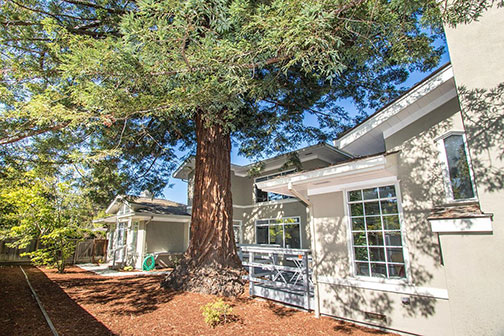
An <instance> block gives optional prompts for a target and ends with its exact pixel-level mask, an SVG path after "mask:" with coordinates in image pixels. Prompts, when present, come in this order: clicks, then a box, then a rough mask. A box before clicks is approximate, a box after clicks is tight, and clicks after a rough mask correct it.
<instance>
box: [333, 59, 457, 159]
mask: <svg viewBox="0 0 504 336" xmlns="http://www.w3.org/2000/svg"><path fill="white" fill-rule="evenodd" d="M454 97H456V89H455V82H454V80H453V70H452V67H451V64H450V63H447V64H445V65H443V66H442V67H440V68H439V69H437V70H436V71H434V72H433V73H431V74H430V75H429V76H427V77H426V78H424V79H423V80H422V81H420V82H418V83H417V84H415V85H414V86H413V87H411V88H410V89H409V90H408V91H406V92H404V93H403V94H402V95H401V96H399V97H398V98H396V99H394V100H393V101H391V102H390V103H388V104H387V105H385V106H384V107H382V108H380V109H379V110H377V111H376V112H374V113H373V114H371V115H370V116H369V117H367V118H366V119H365V120H363V121H362V122H361V123H359V124H358V125H356V126H354V127H353V128H350V129H349V130H347V131H345V132H344V133H342V134H341V135H340V136H339V137H338V138H337V139H336V140H335V141H334V144H335V145H336V146H337V147H338V148H341V149H345V150H349V151H350V152H352V153H357V154H361V155H362V154H370V153H372V152H373V150H376V151H379V150H382V149H383V148H384V141H383V139H384V138H387V137H388V136H390V135H392V134H394V133H395V132H397V131H399V130H400V129H402V128H404V127H406V126H407V125H409V124H411V123H412V122H414V121H415V120H418V119H419V118H421V117H422V116H424V115H426V114H428V113H430V112H431V111H433V110H435V109H436V108H437V107H439V106H441V105H443V104H445V103H446V102H448V101H449V100H451V99H453V98H454ZM362 151H364V152H365V151H368V152H365V153H362Z"/></svg>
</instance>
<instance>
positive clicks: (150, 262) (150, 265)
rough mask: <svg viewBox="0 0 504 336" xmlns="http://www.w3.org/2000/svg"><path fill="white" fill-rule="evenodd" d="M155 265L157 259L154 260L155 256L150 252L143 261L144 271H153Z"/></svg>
mask: <svg viewBox="0 0 504 336" xmlns="http://www.w3.org/2000/svg"><path fill="white" fill-rule="evenodd" d="M154 267H156V261H155V260H154V256H153V255H152V254H149V255H148V256H147V257H145V259H144V261H143V264H142V269H143V270H144V271H152V270H153V269H154Z"/></svg>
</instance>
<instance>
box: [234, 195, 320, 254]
mask: <svg viewBox="0 0 504 336" xmlns="http://www.w3.org/2000/svg"><path fill="white" fill-rule="evenodd" d="M282 217H300V221H301V246H302V247H303V248H310V230H309V226H308V225H307V208H306V206H305V205H304V204H303V203H302V202H299V201H297V200H287V202H285V201H278V202H275V203H273V202H272V203H269V204H259V205H255V206H253V207H246V208H236V207H235V208H233V219H236V220H241V221H242V232H243V243H244V244H255V243H256V237H255V221H256V220H258V219H270V218H282Z"/></svg>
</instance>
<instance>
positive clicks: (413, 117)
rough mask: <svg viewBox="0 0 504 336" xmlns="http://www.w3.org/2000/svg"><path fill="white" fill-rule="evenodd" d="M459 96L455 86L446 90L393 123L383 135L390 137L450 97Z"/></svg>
mask: <svg viewBox="0 0 504 336" xmlns="http://www.w3.org/2000/svg"><path fill="white" fill-rule="evenodd" d="M455 97H457V89H455V88H453V89H451V90H450V91H448V92H446V93H445V94H443V95H442V96H441V97H439V98H437V99H435V100H433V101H432V102H430V103H429V104H427V105H426V106H424V107H422V108H421V109H419V110H417V111H415V112H414V113H411V114H409V115H408V116H407V117H406V118H404V119H403V120H401V121H400V122H399V123H397V124H395V125H393V126H392V127H389V128H387V129H385V130H384V131H383V137H384V138H385V139H386V138H388V137H390V136H391V135H393V134H395V133H397V132H398V131H400V130H402V129H403V128H405V127H406V126H408V125H410V124H412V123H414V122H415V121H417V120H418V119H420V118H422V117H423V116H425V115H427V114H429V113H430V112H432V111H434V110H435V109H437V108H438V107H440V106H442V105H443V104H445V103H446V102H448V101H449V100H450V99H453V98H455Z"/></svg>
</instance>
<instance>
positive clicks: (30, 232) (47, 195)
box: [0, 169, 92, 272]
mask: <svg viewBox="0 0 504 336" xmlns="http://www.w3.org/2000/svg"><path fill="white" fill-rule="evenodd" d="M3 174H4V176H3V177H4V178H3V179H0V185H1V187H2V188H1V189H0V203H2V204H3V206H4V208H6V209H8V211H4V212H2V213H0V221H1V222H2V223H3V225H2V227H1V231H0V233H1V234H0V236H1V237H2V238H7V239H13V240H14V242H13V243H11V244H10V245H11V246H13V247H19V248H25V247H27V246H28V245H30V244H31V243H32V242H36V249H35V251H34V252H31V253H27V254H26V255H29V256H30V257H31V259H32V261H33V262H34V263H36V264H40V265H48V266H53V267H57V269H58V271H59V272H63V271H64V268H65V261H66V260H68V258H69V257H71V256H72V255H73V252H74V250H75V246H76V243H77V242H78V241H79V240H80V239H82V237H83V236H84V234H85V232H86V230H84V229H83V228H82V226H83V224H86V223H90V220H91V216H92V212H91V211H90V208H89V203H88V202H86V200H84V199H82V197H81V196H80V195H79V194H78V193H76V192H75V190H74V189H73V188H72V187H71V186H70V185H69V184H67V183H62V182H58V181H57V180H56V179H54V178H51V177H49V176H40V175H37V174H36V173H35V172H34V171H27V172H22V171H21V172H19V171H14V170H13V169H6V170H4V171H3Z"/></svg>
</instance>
